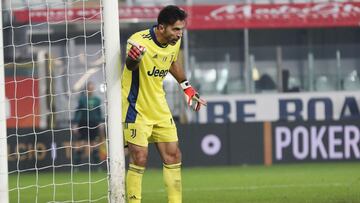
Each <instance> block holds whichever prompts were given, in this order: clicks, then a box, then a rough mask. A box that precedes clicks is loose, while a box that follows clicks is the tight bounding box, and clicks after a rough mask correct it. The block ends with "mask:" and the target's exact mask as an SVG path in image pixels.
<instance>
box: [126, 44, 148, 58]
mask: <svg viewBox="0 0 360 203" xmlns="http://www.w3.org/2000/svg"><path fill="white" fill-rule="evenodd" d="M128 43H129V44H130V45H131V48H130V50H129V52H128V57H129V58H131V59H132V60H134V61H140V60H141V58H142V57H143V56H144V54H145V52H146V48H145V47H143V46H141V45H139V44H138V43H136V42H134V41H132V40H128Z"/></svg>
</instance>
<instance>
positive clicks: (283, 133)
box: [275, 127, 291, 160]
mask: <svg viewBox="0 0 360 203" xmlns="http://www.w3.org/2000/svg"><path fill="white" fill-rule="evenodd" d="M275 140H276V141H275V143H276V159H277V160H281V159H283V151H282V150H283V149H284V148H286V147H288V146H289V145H290V143H291V132H290V129H289V128H287V127H276V129H275Z"/></svg>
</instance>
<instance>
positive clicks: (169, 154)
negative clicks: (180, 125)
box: [156, 142, 182, 203]
mask: <svg viewBox="0 0 360 203" xmlns="http://www.w3.org/2000/svg"><path fill="white" fill-rule="evenodd" d="M156 146H157V149H158V150H159V153H160V156H161V158H162V160H163V176H164V182H165V186H166V191H167V193H168V202H169V203H181V202H182V186H181V152H180V149H179V145H178V142H160V143H156Z"/></svg>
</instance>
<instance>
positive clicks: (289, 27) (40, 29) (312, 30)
mask: <svg viewBox="0 0 360 203" xmlns="http://www.w3.org/2000/svg"><path fill="white" fill-rule="evenodd" d="M48 2H49V3H48V5H49V6H50V8H51V9H52V10H51V11H53V13H51V14H50V16H47V14H46V10H44V8H42V7H41V5H42V4H41V1H31V3H30V4H31V6H36V5H39V6H38V7H36V9H33V10H32V12H31V15H29V13H28V11H27V10H26V9H16V10H14V11H13V12H12V13H4V26H5V27H6V26H9V25H17V29H4V38H5V39H4V43H5V44H4V45H5V52H4V53H5V63H10V64H11V61H14V59H16V62H17V63H19V62H21V61H23V62H24V63H22V65H21V66H20V65H18V66H17V67H16V68H17V70H16V77H17V78H28V77H30V76H31V75H32V74H35V75H36V76H37V77H39V78H40V77H44V76H50V75H51V76H52V77H53V78H54V79H53V80H51V81H49V80H35V81H31V80H23V82H22V83H19V84H17V85H18V89H21V90H23V92H22V93H21V94H22V95H20V94H19V93H18V96H26V94H30V93H32V92H35V95H39V94H40V95H42V94H44V93H46V92H52V93H53V95H54V96H52V98H51V99H49V98H42V97H39V98H37V99H35V100H34V99H29V98H28V99H22V100H19V101H18V103H17V109H18V110H17V113H18V115H17V116H18V117H21V119H20V120H19V121H18V124H17V125H18V127H23V128H32V126H33V125H35V126H36V127H38V128H47V127H49V126H50V125H51V123H50V122H51V120H52V119H50V118H49V114H46V113H47V112H49V111H50V109H52V110H54V109H55V110H56V111H57V112H58V113H56V114H51V118H53V119H54V120H53V121H54V123H53V125H55V126H56V127H57V128H61V127H63V126H66V125H68V119H69V115H68V113H67V112H65V111H64V112H62V111H61V110H62V109H66V108H67V105H68V102H67V100H69V99H72V100H73V102H71V104H72V105H74V108H75V105H76V100H77V98H78V95H72V97H70V98H68V97H67V96H66V95H64V94H61V93H63V92H66V91H68V90H67V89H66V85H64V83H65V82H67V81H70V83H71V84H73V85H75V83H76V81H77V80H78V79H79V75H76V73H80V72H82V71H84V70H83V69H84V60H83V61H82V60H77V58H75V59H71V58H70V59H60V60H59V59H58V58H61V57H62V56H65V54H66V53H67V52H70V54H72V55H76V54H81V53H83V50H84V46H85V45H84V43H85V41H84V38H75V39H70V40H66V41H64V40H60V39H63V38H71V36H76V35H81V34H83V33H84V29H86V30H85V32H86V34H87V35H89V36H90V37H88V38H87V39H86V51H87V52H88V53H92V54H91V56H88V57H87V58H86V60H87V61H88V63H94V64H95V65H94V66H96V60H99V57H101V55H100V52H97V50H99V49H100V48H99V47H100V46H101V44H99V43H98V42H99V41H101V33H99V32H97V30H99V26H100V25H101V23H100V22H99V18H100V17H99V15H98V14H97V15H96V13H97V12H95V11H96V9H98V6H99V5H98V3H97V1H86V4H85V5H86V7H85V10H84V12H85V13H86V14H85V15H88V17H90V18H89V19H90V20H87V25H86V28H84V26H83V25H82V24H81V23H77V22H76V21H75V22H73V23H72V21H71V19H76V17H77V16H76V15H80V14H79V12H81V11H83V9H79V8H80V7H81V6H82V5H83V3H82V2H80V3H79V4H78V5H77V4H76V2H74V3H73V4H72V6H73V7H72V8H70V9H71V11H73V12H71V14H69V13H68V17H67V20H68V21H69V24H68V29H65V28H66V27H65V24H64V23H63V24H61V23H56V22H57V21H60V20H64V18H65V17H64V13H62V10H61V8H59V7H57V6H56V5H57V4H56V1H53V2H51V1H48ZM168 3H175V4H178V5H181V6H183V7H184V8H185V9H187V10H188V12H189V20H188V30H187V32H186V33H185V36H184V43H183V48H182V50H183V51H182V55H183V57H181V60H182V62H183V64H184V65H185V68H186V69H187V73H188V77H189V79H190V80H191V81H192V83H193V84H194V86H195V87H196V88H197V89H198V90H199V91H200V92H201V94H202V95H203V96H204V97H205V98H207V99H208V101H209V104H208V107H207V108H206V109H204V110H202V111H201V112H200V113H199V115H196V114H193V113H192V112H190V111H188V110H186V109H185V106H184V103H183V100H182V98H181V94H179V88H178V86H177V84H176V82H175V80H173V79H172V78H171V77H167V79H166V81H165V88H166V90H167V97H168V100H169V104H170V106H171V109H172V112H173V114H174V117H175V118H176V119H177V120H178V122H179V124H180V125H179V132H180V133H179V134H180V135H181V136H182V137H183V138H181V140H182V142H184V143H183V144H182V148H183V149H184V150H183V151H184V152H185V158H184V161H185V163H186V164H188V165H189V166H191V165H228V164H262V163H264V164H271V163H272V162H273V161H274V160H275V159H276V158H275V151H276V150H280V149H278V147H279V145H281V143H279V142H280V141H284V139H287V138H286V136H285V135H277V134H276V127H277V126H278V125H279V122H280V123H281V125H282V126H286V127H288V128H292V129H293V128H295V127H296V126H300V127H302V126H305V127H304V128H306V129H307V130H305V131H300V132H298V131H296V132H295V133H293V132H291V139H290V143H288V144H287V145H286V146H284V147H283V148H282V149H281V150H283V151H284V153H286V157H284V159H283V160H276V161H274V162H275V163H277V162H278V163H282V162H288V161H291V162H294V161H300V162H303V161H348V160H353V161H354V160H359V159H360V154H359V148H360V147H359V146H360V141H359V139H360V138H359V128H358V124H357V121H358V119H359V116H360V115H359V94H358V90H359V87H360V80H359V76H358V72H359V68H360V66H359V64H360V59H359V58H360V57H359V52H358V51H357V50H359V48H360V43H359V40H360V38H359V37H358V36H360V33H359V29H358V22H359V19H360V12H359V9H360V3H359V2H357V1H346V2H343V1H339V2H336V1H335V2H333V1H311V2H309V1H252V2H250V3H251V4H247V3H249V2H237V1H226V2H225V1H224V2H221V4H217V3H218V2H216V1H211V0H209V1H195V2H183V1H160V0H159V1H155V0H154V1H150V0H139V1H136V0H134V1H131V0H128V1H120V18H119V19H120V23H121V47H122V50H124V42H125V41H126V39H127V38H128V37H129V35H130V34H131V33H133V32H135V31H137V30H140V29H143V28H146V27H150V26H151V25H153V24H154V23H155V20H156V19H155V17H156V15H157V12H158V11H159V8H160V7H161V5H165V4H168ZM3 4H4V6H3V7H5V8H9V7H14V8H21V6H26V4H25V3H24V2H23V1H12V2H11V4H10V3H9V2H8V1H3ZM92 15H93V16H92ZM29 16H30V17H29ZM48 18H49V19H50V21H52V22H54V23H53V24H51V28H50V34H49V33H48V30H49V28H48V27H47V25H46V24H43V25H41V23H43V22H46V21H47V19H48ZM29 22H31V23H32V24H34V25H36V24H38V26H36V30H34V31H33V30H31V33H32V37H31V43H32V44H34V47H35V49H36V50H35V52H36V55H35V57H45V58H49V59H52V58H56V60H49V61H50V62H49V64H36V65H37V67H35V70H34V71H35V73H33V72H32V69H31V68H29V67H32V64H31V63H29V61H32V60H30V59H31V57H34V55H32V53H31V50H30V49H29V47H27V46H18V47H16V46H15V47H16V48H15V47H14V46H12V44H15V45H17V44H19V45H21V44H26V43H29V38H28V37H23V36H28V35H29V33H30V27H29V26H23V27H22V26H20V25H22V24H24V25H25V24H26V23H29ZM68 30H69V31H68ZM49 40H51V41H52V43H51V50H50V51H51V56H49V48H48V45H49V44H48V43H43V42H48V41H49ZM122 57H124V56H122ZM66 60H70V62H66ZM65 63H70V65H71V67H70V69H69V71H70V74H73V75H71V76H63V72H64V69H65V65H64V64H65ZM43 67H51V68H43ZM5 70H6V75H7V76H8V77H6V80H7V87H6V88H7V97H8V99H9V101H10V104H9V105H8V107H9V108H8V113H9V117H12V116H14V115H13V114H14V112H15V110H14V109H15V104H12V103H11V102H13V101H14V100H12V98H14V95H11V92H13V91H11V90H13V89H14V86H13V84H14V83H11V81H12V80H14V78H13V75H14V69H13V68H12V67H11V65H10V66H9V65H8V66H7V67H6V68H5ZM44 70H45V71H44ZM50 70H51V71H50ZM69 77H70V78H69ZM91 80H92V81H94V82H95V83H96V85H97V86H98V88H97V89H98V91H99V95H100V96H103V94H101V90H103V89H102V88H101V87H102V80H103V79H102V76H101V75H100V74H93V75H92V76H91ZM33 84H34V85H33ZM20 86H21V88H19V87H20ZM49 87H52V89H51V90H50V89H49ZM50 100H51V101H54V102H51V105H52V106H50V102H49V101H50ZM33 104H34V105H35V108H34V109H33V108H29V107H32V106H33ZM34 111H35V112H34ZM33 113H35V114H37V115H43V116H36V118H35V119H33V117H32V115H35V114H33ZM10 115H11V116H10ZM294 121H295V122H294ZM269 122H270V123H269ZM196 123H197V124H196ZM15 124H16V122H15V119H14V118H10V119H8V127H9V130H10V131H11V128H12V127H14V126H15ZM189 124H190V125H189ZM199 124H201V125H203V127H202V128H196V127H195V126H196V125H199ZM347 125H351V126H355V129H356V130H355V131H354V132H353V131H351V132H350V133H349V132H348V131H346V132H345V129H346V126H347ZM263 126H268V127H267V128H266V129H267V130H264V128H263ZM311 126H315V127H316V126H318V127H319V128H320V127H321V126H325V127H326V129H327V130H326V131H325V134H324V135H323V134H319V132H318V131H316V130H315V131H314V132H315V133H314V132H312V131H311V130H310V128H311ZM331 126H338V127H339V128H336V131H335V132H333V131H331V130H328V129H330V128H331ZM30 131H31V130H30ZM346 133H348V134H346ZM209 135H210V136H209ZM267 136H268V137H267ZM276 136H278V137H276ZM316 139H317V141H320V142H321V143H320V144H317V145H316V144H314V143H313V142H315V141H316ZM229 140H230V141H229ZM285 141H287V140H285ZM264 143H266V144H264ZM324 143H325V144H324ZM46 144H47V145H51V143H49V142H47V143H46ZM59 144H60V143H59ZM60 145H61V144H60ZM232 145H234V146H232ZM294 147H295V148H296V149H297V150H298V151H299V152H300V153H303V154H307V156H305V157H303V158H300V159H299V158H296V156H295V152H293V153H291V150H290V149H291V148H293V149H294ZM311 147H313V148H311ZM309 148H310V150H309ZM11 149H12V146H11V145H10V150H11ZM200 149H201V150H200ZM207 150H210V151H211V153H210V154H209V153H208V152H207ZM289 150H290V152H288V151H289ZM306 150H308V152H306ZM311 150H312V151H311ZM292 151H294V150H292ZM187 152H189V155H190V154H198V155H199V157H198V158H196V157H194V156H189V157H191V158H189V159H187V156H186V153H187ZM330 152H331V153H335V156H330V155H329V154H330ZM267 153H270V155H266V154H267ZM345 153H347V155H346V156H345ZM151 154H154V153H151ZM318 154H320V155H322V156H318ZM265 157H267V158H265ZM314 157H315V158H314ZM153 158H154V159H156V158H155V157H153ZM265 160H266V161H265ZM187 162H188V163H187ZM152 163H153V162H152V161H150V166H152Z"/></svg>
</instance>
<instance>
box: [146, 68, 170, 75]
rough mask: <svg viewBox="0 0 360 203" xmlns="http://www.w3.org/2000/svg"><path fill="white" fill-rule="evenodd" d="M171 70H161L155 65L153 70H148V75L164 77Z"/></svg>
mask: <svg viewBox="0 0 360 203" xmlns="http://www.w3.org/2000/svg"><path fill="white" fill-rule="evenodd" d="M168 72H169V70H159V69H157V68H156V66H154V68H153V70H152V71H148V72H147V74H148V76H154V77H162V78H164V77H165V76H166V75H167V74H168Z"/></svg>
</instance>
